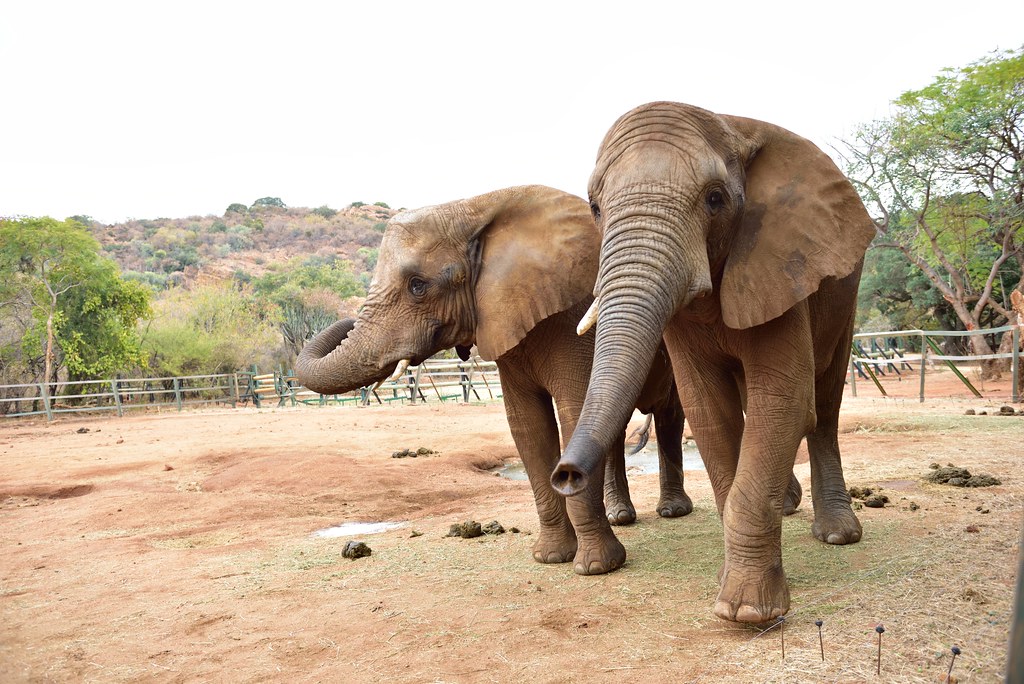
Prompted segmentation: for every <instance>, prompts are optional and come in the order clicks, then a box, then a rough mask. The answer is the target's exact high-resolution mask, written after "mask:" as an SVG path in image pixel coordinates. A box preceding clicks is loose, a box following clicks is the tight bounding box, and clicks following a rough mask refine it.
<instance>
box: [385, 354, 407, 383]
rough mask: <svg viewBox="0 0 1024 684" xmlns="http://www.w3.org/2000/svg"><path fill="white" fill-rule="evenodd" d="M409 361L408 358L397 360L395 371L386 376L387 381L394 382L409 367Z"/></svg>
mask: <svg viewBox="0 0 1024 684" xmlns="http://www.w3.org/2000/svg"><path fill="white" fill-rule="evenodd" d="M409 363H410V361H409V359H402V360H401V361H399V362H398V365H397V366H395V372H394V373H392V374H391V377H390V378H388V382H394V381H395V380H397V379H398V378H400V377H402V373H404V372H405V371H406V369H407V368H408V367H409Z"/></svg>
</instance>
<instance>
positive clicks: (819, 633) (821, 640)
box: [814, 620, 825, 662]
mask: <svg viewBox="0 0 1024 684" xmlns="http://www.w3.org/2000/svg"><path fill="white" fill-rule="evenodd" d="M823 624H825V623H824V622H822V621H821V620H815V621H814V626H815V627H817V628H818V645H819V646H821V662H825V640H824V639H822V637H821V626H822V625H823Z"/></svg>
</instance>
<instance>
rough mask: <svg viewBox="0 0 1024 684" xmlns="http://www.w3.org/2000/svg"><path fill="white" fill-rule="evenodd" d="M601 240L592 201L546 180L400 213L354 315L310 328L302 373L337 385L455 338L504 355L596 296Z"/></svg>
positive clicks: (373, 376)
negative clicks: (548, 321) (541, 325)
mask: <svg viewBox="0 0 1024 684" xmlns="http://www.w3.org/2000/svg"><path fill="white" fill-rule="evenodd" d="M597 246H598V235H597V231H596V230H595V228H594V223H593V219H592V218H591V216H590V211H589V209H588V208H587V203H586V202H585V201H583V200H582V199H580V198H578V197H574V196H573V195H569V194H566V193H563V192H560V191H558V190H554V189H552V188H545V187H541V186H523V187H516V188H508V189H504V190H497V191H495V192H491V193H487V194H485V195H479V196H476V197H472V198H469V199H465V200H460V201H456V202H450V203H447V204H441V205H437V206H430V207H425V208H422V209H418V210H414V211H408V212H404V213H401V214H398V215H396V216H395V217H393V218H392V219H391V220H390V221H389V222H388V225H387V227H386V229H385V231H384V237H383V239H382V241H381V246H380V252H379V256H378V261H377V268H376V271H375V272H374V277H373V281H372V282H371V284H370V288H369V292H368V293H367V297H366V302H365V304H364V305H363V307H362V309H361V310H360V312H359V314H358V317H357V319H356V320H355V322H354V324H353V323H352V322H351V321H350V322H344V321H339V322H338V323H336V324H334V326H332V327H330V328H328V329H327V330H325V331H323V332H322V333H320V334H319V335H317V336H316V337H315V338H314V339H313V340H311V341H310V342H309V343H308V344H307V345H306V347H305V348H304V349H303V350H302V352H301V353H300V354H299V358H298V360H297V361H296V364H295V372H296V376H297V377H298V379H299V381H300V382H302V384H303V385H304V386H306V387H308V388H309V389H312V390H314V391H316V392H320V393H323V394H336V393H342V392H347V391H351V390H353V389H356V388H359V387H363V386H365V385H368V384H371V383H374V382H377V381H379V380H382V379H384V378H387V377H388V376H389V375H390V374H391V373H392V370H393V369H396V367H404V366H407V365H409V364H410V363H411V364H419V363H421V362H422V361H423V360H425V359H426V358H428V357H429V356H431V355H433V354H435V353H437V352H438V351H440V350H442V349H448V348H451V347H456V348H457V349H458V350H459V353H460V355H463V356H465V355H466V354H468V351H469V348H470V347H471V346H472V345H473V344H476V345H477V350H478V352H479V354H480V356H481V357H483V358H485V359H489V360H490V359H497V358H498V357H500V356H501V355H502V354H504V353H505V352H506V351H508V350H509V349H511V348H512V347H514V346H515V345H516V344H518V343H519V341H520V340H521V339H522V338H523V337H524V336H525V335H526V333H528V332H529V331H530V330H531V329H532V328H533V327H534V326H535V325H536V324H537V323H538V322H539V321H541V320H543V319H545V318H547V317H548V316H551V315H552V314H555V313H557V312H559V311H564V310H565V309H567V308H569V307H571V306H573V305H574V304H576V303H578V302H579V301H580V300H582V299H583V298H585V297H587V296H589V294H590V290H591V288H592V286H593V282H594V277H595V274H596V271H597V264H596V259H597ZM552 258H555V259H557V260H558V264H559V267H558V268H555V269H552V268H551V260H552Z"/></svg>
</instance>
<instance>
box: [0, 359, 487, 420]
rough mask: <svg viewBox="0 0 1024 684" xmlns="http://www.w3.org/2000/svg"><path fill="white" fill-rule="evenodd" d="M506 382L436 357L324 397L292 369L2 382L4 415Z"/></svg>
mask: <svg viewBox="0 0 1024 684" xmlns="http://www.w3.org/2000/svg"><path fill="white" fill-rule="evenodd" d="M501 396H502V394H501V383H500V380H499V378H498V369H497V365H496V364H495V363H494V362H493V361H483V360H481V359H479V358H473V359H470V360H469V361H465V362H462V361H452V360H447V359H429V360H427V361H426V362H424V363H423V364H422V365H420V366H412V367H410V368H409V369H408V370H407V371H406V372H405V373H404V374H403V375H402V376H401V377H399V378H397V379H395V380H393V381H387V382H384V383H381V384H380V385H378V386H376V387H372V388H371V387H364V388H362V389H360V390H357V391H355V392H350V393H347V394H337V395H322V394H317V393H316V392H313V391H312V390H309V389H306V388H305V387H303V386H302V385H301V384H300V383H299V382H298V380H297V379H296V378H295V374H294V372H292V371H285V370H283V369H280V368H279V369H278V370H276V371H274V372H270V373H260V372H259V370H258V369H257V368H256V367H253V368H252V369H251V370H248V371H238V372H235V373H219V374H211V375H189V376H180V377H159V378H115V379H112V380H84V381H76V382H61V383H49V384H48V383H26V384H16V385H0V417H5V418H18V417H28V416H45V417H46V418H47V420H51V421H52V420H54V419H55V418H56V417H57V416H59V415H61V414H66V413H94V412H114V413H116V414H117V415H118V416H123V415H124V414H125V413H126V412H128V411H131V410H134V409H146V410H168V409H170V410H177V411H182V410H184V409H185V408H187V407H188V408H191V407H197V406H202V405H209V404H219V405H222V406H231V407H237V406H239V405H242V406H245V405H250V404H251V405H252V406H254V407H256V408H270V407H284V406H314V405H315V406H324V405H327V404H352V405H363V406H365V405H368V404H371V403H374V402H376V403H378V404H391V403H396V402H397V403H406V402H408V403H413V404H415V403H418V402H426V401H442V402H443V401H449V400H456V401H459V400H461V401H464V402H467V403H468V402H471V401H489V400H494V399H500V398H501Z"/></svg>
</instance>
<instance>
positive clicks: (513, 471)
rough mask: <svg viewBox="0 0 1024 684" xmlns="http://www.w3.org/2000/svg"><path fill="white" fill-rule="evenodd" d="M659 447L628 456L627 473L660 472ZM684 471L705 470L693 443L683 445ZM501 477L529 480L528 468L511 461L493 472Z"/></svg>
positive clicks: (653, 446) (647, 448)
mask: <svg viewBox="0 0 1024 684" xmlns="http://www.w3.org/2000/svg"><path fill="white" fill-rule="evenodd" d="M658 470H659V466H658V445H657V444H649V445H647V446H646V447H644V448H643V449H641V450H640V452H639V453H636V454H632V455H630V454H626V472H627V473H630V474H634V475H650V474H653V473H656V472H658ZM683 470H704V461H703V460H701V457H700V452H699V451H697V446H696V445H695V444H694V443H693V442H685V443H684V444H683ZM491 472H493V473H495V474H496V475H499V476H500V477H504V478H507V479H509V480H527V479H529V478H528V476H527V475H526V468H525V467H524V466H523V462H522V461H518V460H516V461H509V462H508V463H506V464H505V465H503V466H501V467H500V468H495V469H494V470H493V471H491Z"/></svg>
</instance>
